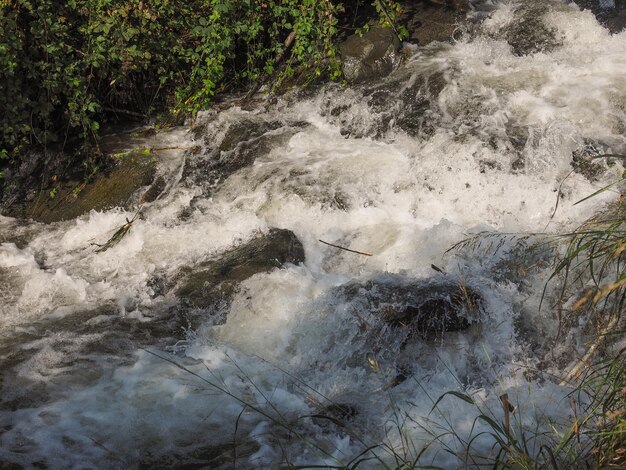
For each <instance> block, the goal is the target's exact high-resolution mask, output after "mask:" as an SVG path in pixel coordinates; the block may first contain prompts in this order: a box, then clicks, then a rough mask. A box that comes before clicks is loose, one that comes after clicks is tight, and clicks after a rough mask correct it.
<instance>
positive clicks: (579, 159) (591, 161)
mask: <svg viewBox="0 0 626 470" xmlns="http://www.w3.org/2000/svg"><path fill="white" fill-rule="evenodd" d="M607 153H610V150H609V148H608V147H607V146H605V145H602V144H601V143H599V142H593V141H585V143H584V144H583V145H581V146H580V147H579V148H577V149H576V150H574V151H573V152H572V162H571V165H572V168H573V169H574V171H575V172H576V173H579V174H581V175H583V176H584V177H585V178H587V179H588V180H589V181H591V182H594V181H598V179H599V178H600V176H601V175H602V174H603V173H604V172H605V170H606V166H605V165H603V164H602V163H601V162H602V160H601V159H599V158H598V157H600V156H602V155H605V154H607Z"/></svg>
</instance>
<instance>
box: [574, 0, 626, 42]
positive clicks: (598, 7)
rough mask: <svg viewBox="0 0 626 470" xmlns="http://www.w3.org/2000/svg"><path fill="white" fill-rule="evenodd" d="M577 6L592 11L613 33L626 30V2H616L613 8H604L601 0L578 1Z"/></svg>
mask: <svg viewBox="0 0 626 470" xmlns="http://www.w3.org/2000/svg"><path fill="white" fill-rule="evenodd" d="M576 4H577V5H578V6H579V7H580V8H581V9H585V10H591V11H592V12H593V14H594V15H596V18H598V21H599V22H600V24H602V25H603V26H604V27H606V28H607V29H608V30H609V31H610V32H611V33H613V34H615V33H619V32H621V31H624V29H626V0H615V6H614V7H613V8H603V7H602V2H601V0H576Z"/></svg>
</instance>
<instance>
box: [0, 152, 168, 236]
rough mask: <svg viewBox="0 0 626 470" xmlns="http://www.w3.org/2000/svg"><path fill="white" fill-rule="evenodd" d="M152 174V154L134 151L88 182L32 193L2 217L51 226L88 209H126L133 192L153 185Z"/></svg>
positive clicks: (70, 183)
mask: <svg viewBox="0 0 626 470" xmlns="http://www.w3.org/2000/svg"><path fill="white" fill-rule="evenodd" d="M155 173H156V160H155V159H154V158H153V157H152V155H151V154H150V153H149V152H141V151H133V152H130V153H129V154H127V155H125V156H123V157H121V158H120V159H119V162H118V163H117V164H116V165H115V166H113V167H112V168H111V169H110V170H109V171H105V172H102V173H99V174H96V176H95V177H94V179H93V180H92V181H91V182H89V183H81V182H77V181H69V182H66V183H63V184H61V185H60V186H59V189H58V190H57V191H55V192H54V193H52V194H48V193H47V192H46V193H43V192H40V193H39V194H32V195H31V197H30V198H28V199H27V200H24V201H21V202H15V203H13V204H12V205H11V206H9V207H8V208H7V210H6V211H5V214H4V215H7V216H10V217H17V218H24V219H33V220H36V221H38V222H45V223H51V222H57V221H60V220H69V219H73V218H75V217H78V216H80V215H82V214H85V213H87V212H89V211H90V210H104V209H109V208H112V207H126V206H127V205H128V204H129V203H131V202H132V196H133V195H134V194H135V192H137V191H138V190H139V189H140V188H142V187H144V186H148V185H150V184H151V183H152V181H153V180H154V176H155ZM153 192H154V191H153ZM52 196H54V197H52ZM156 196H157V195H151V197H155V198H156Z"/></svg>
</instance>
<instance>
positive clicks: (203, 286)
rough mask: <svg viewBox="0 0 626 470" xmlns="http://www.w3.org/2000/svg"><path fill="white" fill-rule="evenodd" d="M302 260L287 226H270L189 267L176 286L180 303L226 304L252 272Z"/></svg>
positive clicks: (198, 306) (194, 305)
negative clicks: (193, 266)
mask: <svg viewBox="0 0 626 470" xmlns="http://www.w3.org/2000/svg"><path fill="white" fill-rule="evenodd" d="M302 262H304V248H303V247H302V243H300V240H298V238H297V237H296V236H295V234H294V233H293V232H291V231H289V230H284V229H271V230H270V231H269V232H268V233H267V234H263V235H261V236H259V237H257V238H254V239H252V240H250V241H249V242H247V243H244V244H243V245H241V246H238V247H236V248H234V249H232V250H230V251H228V252H226V253H224V254H223V255H221V256H219V257H218V258H216V259H213V260H210V261H207V262H205V263H202V264H201V265H200V266H198V267H196V268H194V270H193V271H191V270H189V272H187V273H183V274H188V275H186V276H185V279H184V280H183V281H182V282H181V283H180V284H179V287H178V288H177V289H176V296H177V297H178V298H179V299H180V302H181V304H182V305H183V306H187V307H191V308H193V309H216V308H218V309H219V307H220V306H222V307H224V306H227V305H228V303H229V302H230V299H231V297H232V296H233V295H234V293H235V292H236V290H237V287H238V286H239V283H241V282H243V281H245V280H246V279H248V278H250V277H252V276H254V275H255V274H259V273H264V272H269V271H271V270H272V269H275V268H280V267H282V266H284V265H285V264H287V263H291V264H300V263H302Z"/></svg>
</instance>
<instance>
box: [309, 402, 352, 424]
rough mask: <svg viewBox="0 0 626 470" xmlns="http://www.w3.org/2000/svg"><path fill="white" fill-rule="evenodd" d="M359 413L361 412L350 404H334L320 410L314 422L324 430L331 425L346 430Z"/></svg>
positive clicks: (313, 418)
mask: <svg viewBox="0 0 626 470" xmlns="http://www.w3.org/2000/svg"><path fill="white" fill-rule="evenodd" d="M358 413H359V410H358V409H357V408H356V407H355V406H354V405H352V404H350V403H333V404H332V405H328V406H325V407H323V408H322V409H320V410H319V411H318V413H317V414H315V415H314V416H313V417H312V420H313V422H314V423H315V424H317V425H318V426H320V427H322V428H328V427H330V426H329V425H330V424H334V425H335V426H336V427H339V428H345V427H346V425H347V424H348V422H349V421H351V420H352V419H354V418H355V417H356V416H357V415H358Z"/></svg>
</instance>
